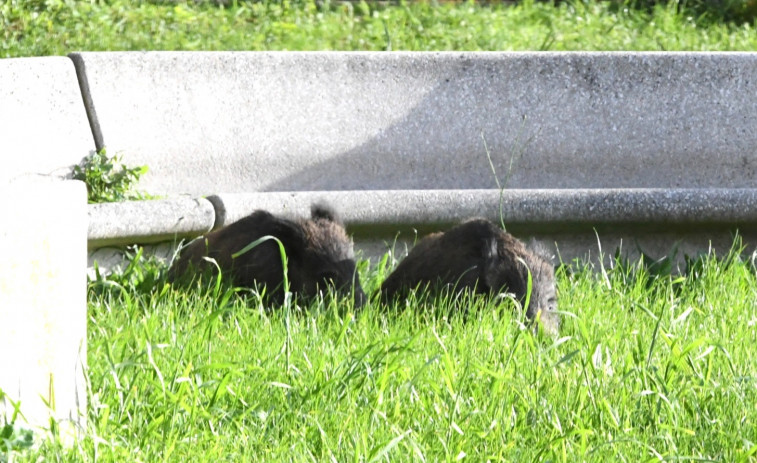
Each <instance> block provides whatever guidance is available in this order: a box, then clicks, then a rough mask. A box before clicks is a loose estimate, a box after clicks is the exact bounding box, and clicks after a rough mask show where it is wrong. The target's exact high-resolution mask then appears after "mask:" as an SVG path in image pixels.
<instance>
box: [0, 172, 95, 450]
mask: <svg viewBox="0 0 757 463" xmlns="http://www.w3.org/2000/svg"><path fill="white" fill-rule="evenodd" d="M0 209H2V211H3V216H4V217H3V218H4V220H5V221H6V222H3V223H4V225H3V226H2V227H0V255H1V256H3V257H2V260H0V389H2V390H3V392H4V393H5V394H7V395H8V398H9V399H11V400H14V401H20V402H21V413H22V414H23V416H24V418H25V421H26V423H27V424H28V425H29V426H31V427H34V428H36V427H42V428H49V427H50V420H51V419H53V420H55V421H56V422H58V424H59V426H60V430H61V436H62V437H63V438H64V441H68V442H70V439H69V437H72V436H71V435H70V433H72V432H73V431H74V430H75V428H76V427H77V426H79V425H81V426H84V425H85V424H86V404H87V389H86V383H85V379H84V369H85V368H86V363H87V333H86V329H87V294H86V293H87V279H86V267H85V264H86V251H87V193H86V188H85V186H84V184H83V183H81V182H78V181H60V180H55V181H53V180H51V179H40V178H33V179H26V178H25V179H18V180H15V181H12V182H0ZM46 402H47V404H50V403H52V404H54V409H51V408H50V407H49V405H47V404H46ZM4 413H12V408H10V407H9V404H8V403H7V402H4V401H3V400H1V399H0V417H2V416H3V414H4ZM6 417H7V418H9V416H8V415H6ZM0 422H3V419H2V418H0Z"/></svg>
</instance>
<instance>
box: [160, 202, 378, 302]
mask: <svg viewBox="0 0 757 463" xmlns="http://www.w3.org/2000/svg"><path fill="white" fill-rule="evenodd" d="M264 236H273V237H276V238H277V239H278V240H280V241H281V243H282V244H283V245H284V250H285V252H286V256H287V267H288V268H287V276H288V279H289V286H290V290H291V291H292V292H293V293H295V294H298V295H300V296H305V297H312V296H315V295H317V294H318V293H319V292H320V291H325V290H326V288H327V286H331V287H333V288H335V289H337V290H338V291H339V292H340V293H343V294H352V295H353V297H354V300H355V305H356V306H360V305H362V304H363V302H364V301H365V294H364V293H363V290H362V288H361V286H360V280H359V278H358V275H357V272H356V270H355V257H354V253H353V247H352V240H351V239H350V238H349V237H348V236H347V233H346V231H345V229H344V226H343V225H342V223H341V222H340V221H339V220H338V219H337V217H336V215H335V213H334V211H333V210H331V209H330V208H328V207H326V206H322V205H314V206H313V207H312V209H311V218H310V219H300V220H289V219H285V218H281V217H276V216H274V215H272V214H270V213H269V212H266V211H255V212H253V213H252V214H251V215H249V216H247V217H245V218H243V219H242V220H239V221H238V222H235V223H233V224H231V225H229V226H227V227H224V228H222V229H220V230H217V231H214V232H212V233H209V234H207V235H206V236H204V237H201V238H198V239H197V240H195V241H193V242H192V243H190V244H189V245H188V246H187V247H185V248H184V249H183V250H182V251H181V255H180V257H179V258H178V259H177V260H176V261H175V262H174V263H173V265H172V266H171V268H170V270H169V273H168V278H169V280H170V281H175V280H179V279H181V280H185V279H191V278H194V277H195V276H196V275H198V274H201V273H205V272H208V273H210V274H217V268H220V269H221V272H222V274H223V275H224V277H227V278H231V281H232V283H233V284H234V285H235V286H240V287H249V288H251V287H255V286H256V285H257V286H258V287H260V288H262V286H265V287H266V288H267V294H268V295H269V296H270V297H271V299H272V300H273V301H276V302H279V303H280V302H281V301H282V300H283V295H284V291H283V281H284V278H283V275H284V273H283V267H282V263H281V254H280V250H279V245H278V243H277V242H276V241H275V240H273V239H268V240H265V241H263V242H261V243H260V244H259V245H257V246H255V247H254V248H252V249H250V250H249V251H247V252H245V253H243V254H241V255H238V256H237V257H234V254H236V253H239V252H240V251H241V250H243V249H244V248H245V247H246V246H248V245H249V244H251V243H253V242H254V241H256V240H258V239H260V238H262V237H264ZM208 258H210V259H212V260H214V261H215V263H216V264H217V265H218V267H216V265H215V264H214V263H213V262H211V261H209V259H208Z"/></svg>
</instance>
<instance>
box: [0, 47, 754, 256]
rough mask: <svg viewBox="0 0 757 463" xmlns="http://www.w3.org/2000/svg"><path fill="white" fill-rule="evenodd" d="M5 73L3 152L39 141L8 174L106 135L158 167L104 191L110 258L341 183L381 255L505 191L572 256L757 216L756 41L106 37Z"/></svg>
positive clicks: (664, 240) (98, 211) (114, 150)
mask: <svg viewBox="0 0 757 463" xmlns="http://www.w3.org/2000/svg"><path fill="white" fill-rule="evenodd" d="M74 69H75V71H76V78H77V79H78V84H79V86H78V89H77V86H76V84H75V82H74V74H73V70H74ZM0 79H2V80H3V81H4V82H5V81H10V82H13V85H10V86H7V85H4V86H2V89H0V96H2V97H3V98H4V99H5V100H7V101H10V105H0V108H2V109H0V111H2V113H0V114H1V115H0V120H1V121H2V122H3V123H2V124H0V130H4V131H5V132H6V133H5V136H4V137H0V152H3V153H11V152H14V153H15V152H22V153H27V152H29V153H32V154H30V155H28V156H26V155H24V157H23V159H24V160H23V162H24V163H27V164H23V165H19V166H17V167H14V168H13V169H11V170H9V171H8V170H6V171H5V175H7V174H8V173H10V174H11V175H15V174H19V173H26V172H41V173H49V172H53V171H55V170H56V169H57V170H60V168H61V167H65V166H70V165H71V164H73V163H74V162H76V161H78V160H79V159H80V158H81V157H83V156H85V155H86V154H88V153H89V151H91V149H92V148H93V147H97V148H101V147H104V146H106V147H107V148H108V152H109V153H110V154H119V155H121V156H123V159H124V161H125V162H126V163H127V164H130V165H147V166H149V168H150V170H149V172H148V174H147V175H146V176H145V177H144V178H143V179H142V181H141V182H140V184H139V185H138V186H137V188H138V189H141V190H143V191H146V192H149V193H152V194H157V195H161V196H163V197H164V198H165V199H164V200H162V201H157V202H144V203H137V204H121V205H97V206H94V205H93V206H90V213H89V216H90V230H89V237H90V240H89V244H90V250H91V251H93V252H94V251H95V250H97V249H100V248H102V247H103V246H112V245H115V246H119V245H122V244H124V243H129V242H140V243H153V242H158V241H163V240H168V241H178V240H180V239H182V238H187V237H191V236H194V235H197V234H199V233H203V232H205V231H207V230H209V229H211V228H214V227H218V226H221V225H223V224H225V223H229V222H230V221H231V220H233V219H234V218H237V217H239V216H240V215H241V214H244V213H248V212H249V211H250V210H252V209H255V208H258V207H261V208H262V207H265V208H269V209H272V210H276V211H282V212H288V213H298V212H297V211H300V212H302V211H305V210H307V207H308V206H309V204H310V202H312V201H314V200H317V199H319V198H322V197H324V196H326V197H328V198H330V199H331V200H332V201H333V202H334V205H335V206H337V207H338V209H339V210H341V211H343V215H344V216H345V220H346V222H347V224H348V228H349V229H350V230H351V231H353V232H354V233H355V235H356V238H357V239H358V248H364V249H366V253H367V255H375V254H376V253H379V252H382V251H384V250H386V249H387V245H391V244H392V243H394V240H395V238H397V237H398V236H399V239H400V240H412V239H414V238H415V236H416V232H415V231H416V230H417V231H419V232H421V233H422V232H425V231H427V230H428V231H430V230H433V229H439V228H443V227H446V226H448V225H450V224H451V223H452V222H454V221H457V220H459V219H462V218H465V217H467V216H469V215H483V216H486V217H489V218H491V219H492V220H499V219H500V218H501V214H500V208H499V205H498V202H499V200H500V195H499V189H500V187H502V188H505V189H506V192H505V194H503V195H502V199H503V201H504V212H506V213H505V214H504V220H505V223H506V224H507V225H508V229H509V230H511V231H514V232H516V233H518V234H521V235H524V236H526V235H533V236H536V237H537V238H539V239H541V240H543V241H545V242H547V243H548V244H554V243H556V244H557V248H558V250H559V251H560V253H561V255H562V256H563V257H564V258H567V259H570V258H572V257H576V256H585V255H586V254H587V253H588V252H596V250H597V246H596V234H595V230H596V231H597V232H598V233H599V234H600V238H602V239H605V238H606V239H607V240H608V243H607V246H605V249H606V250H608V251H611V250H613V249H614V248H615V247H616V246H617V245H619V244H620V243H621V240H623V242H624V243H626V244H630V243H633V244H632V245H630V246H626V248H629V247H630V248H635V247H636V244H639V245H640V246H641V247H642V248H644V249H651V248H653V249H655V250H656V252H657V251H659V253H661V254H664V253H665V252H667V250H669V249H670V248H671V247H672V246H673V245H674V244H675V243H676V242H677V241H681V243H683V245H684V246H683V248H684V249H687V252H692V253H693V252H697V251H702V250H707V248H708V246H709V243H710V241H711V240H712V241H713V242H714V243H716V244H718V246H719V247H722V245H730V242H731V238H732V234H733V232H734V231H735V230H736V229H737V228H738V229H739V230H740V231H741V232H742V234H743V235H745V236H747V237H748V236H750V233H751V232H752V231H753V230H754V220H752V215H753V211H754V202H753V201H752V199H753V192H752V188H753V187H754V185H755V177H756V176H757V159H755V157H756V156H757V131H755V130H753V127H752V126H753V121H754V120H757V98H755V97H754V95H757V54H754V53H505V52H503V53H500V52H493V53H456V52H449V53H332V52H304V53H253V52H206V53H194V52H192V53H187V52H144V53H142V52H129V53H89V52H87V53H73V54H71V55H70V57H68V58H64V57H55V58H40V59H28V60H27V59H20V60H3V61H0ZM37 87H39V88H40V89H41V90H40V91H39V92H37V91H36V90H35V89H36V88H37ZM3 92H4V93H3ZM77 92H78V93H77ZM79 98H81V100H79ZM28 101H31V102H34V104H32V105H30V107H28V108H27V107H26V103H27V102H28ZM9 108H10V109H9ZM85 108H86V120H85V113H84V109H85ZM35 124H41V125H43V126H44V127H46V128H47V127H51V129H50V130H51V133H52V134H53V135H51V136H50V137H39V136H37V137H34V136H33V135H32V132H33V133H37V132H38V131H35V130H36V127H35ZM30 127H35V129H34V130H32V131H31V132H29V130H31V129H30ZM61 138H63V139H65V140H64V141H61ZM28 140H31V142H29V144H28V146H27V145H26V144H25V141H28ZM37 158H39V161H37ZM32 160H33V161H32ZM63 171H65V169H63ZM717 189H725V190H727V191H726V192H725V193H723V195H724V196H723V195H720V196H718V193H717V192H716V190H717ZM355 191H357V192H358V193H355ZM487 191H488V192H487ZM287 192H291V193H287ZM360 192H363V193H360ZM371 192H374V193H371ZM264 193H267V194H270V195H269V196H265V195H264ZM234 195H236V196H234ZM277 195H278V196H277ZM721 196H722V197H725V198H727V199H726V200H723V201H720V200H714V199H713V198H716V197H721ZM203 197H209V198H216V199H215V200H211V201H206V200H205V199H202V198H203ZM690 197H691V198H695V201H694V204H697V207H698V209H693V208H691V207H689V206H690V204H691V203H689V199H688V198H690ZM235 198H236V199H235ZM239 198H243V199H239ZM495 198H496V201H495ZM711 200H712V201H715V202H713V203H710V201H711ZM650 211H651V212H650ZM680 211H683V212H681V213H679V212H680ZM720 211H726V212H727V213H723V214H721V213H720ZM734 214H735V215H734ZM671 217H674V218H675V217H690V218H691V219H692V220H693V221H690V222H686V220H678V219H671ZM621 219H622V220H621ZM687 220H688V219H687ZM629 225H632V226H629ZM397 232H401V233H400V234H399V235H397ZM385 244H386V245H385ZM563 251H565V252H563ZM106 252H107V251H106Z"/></svg>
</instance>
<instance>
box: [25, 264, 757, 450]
mask: <svg viewBox="0 0 757 463" xmlns="http://www.w3.org/2000/svg"><path fill="white" fill-rule="evenodd" d="M368 264H369V263H368V262H366V261H363V262H362V264H361V265H360V271H361V276H362V280H363V283H364V287H365V288H366V290H367V291H368V292H369V293H371V292H372V291H373V290H375V289H376V288H377V287H378V285H379V284H380V281H381V280H382V279H383V275H385V273H386V272H387V271H388V270H389V269H390V268H391V266H392V265H393V262H392V260H391V259H390V258H389V256H387V257H386V258H385V259H384V260H383V261H382V262H378V263H376V262H374V263H373V264H372V265H368ZM650 268H653V267H650V266H647V265H644V264H643V263H641V262H623V261H618V260H616V261H615V262H614V264H613V265H612V266H608V267H607V268H601V267H593V268H592V267H590V266H587V265H584V264H581V263H579V262H573V263H571V265H563V266H561V267H559V269H558V272H557V279H558V291H559V304H560V310H561V311H563V312H564V314H563V326H562V329H561V332H560V335H559V336H557V337H547V336H544V335H541V334H537V333H534V332H533V330H531V329H529V328H528V327H527V326H526V325H525V324H524V323H523V317H522V316H521V315H520V312H519V311H518V308H517V306H516V305H515V303H514V302H513V301H512V300H511V299H497V300H493V301H491V300H490V301H485V300H482V299H480V298H475V297H473V298H471V297H462V298H460V299H459V300H453V299H449V298H446V299H444V298H443V299H439V300H437V301H436V304H431V305H428V304H427V305H424V306H420V305H418V304H415V303H414V302H413V301H412V300H411V301H409V302H407V303H401V304H399V306H398V307H392V308H387V307H385V306H382V305H380V304H378V303H371V304H369V305H368V306H367V307H365V308H364V309H363V310H360V311H357V312H356V311H355V310H353V308H352V306H351V303H350V302H348V301H346V300H342V301H338V302H333V301H332V302H324V301H323V300H317V301H315V302H312V303H310V304H308V305H304V306H301V305H299V304H297V303H295V304H293V305H291V306H290V307H284V308H279V309H278V310H276V311H275V312H273V313H266V311H265V310H264V308H263V307H262V306H261V305H260V302H259V298H258V297H256V296H255V295H254V294H249V293H245V294H243V293H240V292H239V291H237V290H234V289H233V288H230V287H227V286H224V285H223V284H221V285H213V284H211V285H206V286H204V287H203V288H202V289H199V288H194V289H190V290H183V291H179V290H176V289H174V288H172V287H171V286H169V285H167V284H165V283H164V281H163V279H162V278H163V277H162V273H163V271H164V268H162V267H160V266H159V265H156V264H154V263H152V262H151V261H149V260H147V261H145V260H144V259H142V260H140V259H139V258H138V259H137V260H136V261H135V265H134V266H132V267H131V268H130V269H129V270H127V271H126V272H125V274H123V275H117V276H115V277H111V278H109V279H108V280H103V279H101V280H98V281H93V282H91V284H90V288H89V293H90V298H89V301H90V302H89V340H88V343H89V345H88V349H89V352H88V357H89V371H88V382H89V386H90V388H91V389H90V394H89V397H90V398H89V400H90V404H89V406H90V412H89V416H88V420H89V422H88V427H87V429H86V431H85V432H84V433H83V435H82V438H81V440H80V441H79V442H78V443H77V444H76V445H75V446H74V447H73V448H71V449H68V450H66V449H62V448H61V447H60V446H59V445H57V444H56V443H55V442H54V441H53V442H47V443H43V444H42V445H41V447H39V448H37V449H35V450H31V451H29V450H25V451H22V452H20V453H19V454H17V455H16V456H15V458H16V461H39V460H45V461H47V460H53V461H150V462H153V461H219V460H223V461H283V460H287V461H459V460H465V461H561V462H562V461H564V462H571V461H634V462H636V461H671V460H694V461H729V462H739V461H743V462H746V461H754V459H755V458H757V362H754V360H753V354H754V345H755V343H757V334H756V333H757V330H756V329H755V325H756V324H757V289H756V286H755V267H754V262H753V261H752V259H751V258H749V256H746V257H743V258H742V257H740V256H739V254H737V253H733V254H731V255H730V256H726V258H721V259H717V258H715V256H712V255H710V256H703V257H701V258H700V259H697V260H695V261H693V263H692V264H691V265H690V271H689V272H688V273H687V275H686V276H675V275H669V274H657V275H655V274H654V273H652V272H650V270H649V269H650ZM454 308H457V309H460V308H467V309H468V310H469V312H468V316H467V318H466V317H462V316H460V315H459V314H455V313H454V311H452V312H453V313H452V314H451V315H449V313H448V312H450V311H451V309H454Z"/></svg>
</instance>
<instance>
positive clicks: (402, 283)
mask: <svg viewBox="0 0 757 463" xmlns="http://www.w3.org/2000/svg"><path fill="white" fill-rule="evenodd" d="M529 272H530V275H531V282H532V283H531V293H530V298H529V303H528V306H527V307H525V310H526V316H527V317H528V319H530V320H535V319H536V318H537V317H538V319H539V320H540V322H541V325H542V327H543V328H544V330H545V331H546V332H548V333H550V334H555V333H557V331H558V329H559V326H560V319H559V315H558V314H557V313H556V310H557V294H556V290H555V274H554V268H553V266H552V264H551V262H550V261H549V259H548V258H547V257H546V256H545V255H544V254H543V253H542V252H540V251H539V250H537V249H532V248H529V247H528V246H526V245H525V244H524V243H523V242H521V241H520V240H518V239H517V238H515V237H514V236H512V235H510V234H509V233H506V232H504V231H503V230H502V229H500V228H499V227H497V226H495V225H494V224H492V223H491V222H489V221H488V220H485V219H471V220H469V221H467V222H464V223H462V224H460V225H457V226H455V227H453V228H451V229H449V230H447V231H446V232H444V233H433V234H431V235H428V236H426V237H425V238H423V239H422V240H420V241H419V242H418V244H417V245H416V246H415V247H414V248H413V249H412V250H411V251H410V253H408V255H407V257H405V259H403V260H402V262H400V263H399V265H398V266H397V268H396V269H395V270H394V271H393V272H392V273H391V274H390V275H389V277H387V279H386V280H385V281H384V282H383V283H382V285H381V289H380V291H381V297H382V299H383V300H384V301H385V302H389V301H392V300H396V299H397V298H401V297H406V296H407V295H408V294H409V292H410V291H411V290H414V289H417V288H422V289H425V288H428V289H430V290H434V289H438V288H440V287H444V286H449V287H452V288H454V289H455V290H473V291H475V292H476V293H479V294H498V293H501V292H503V291H507V292H510V293H513V294H514V295H515V297H516V298H517V299H518V300H519V301H520V303H521V304H522V305H524V306H525V305H526V295H527V292H528V277H529Z"/></svg>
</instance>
